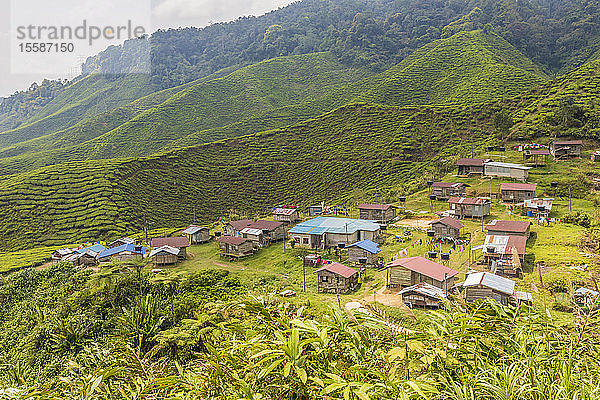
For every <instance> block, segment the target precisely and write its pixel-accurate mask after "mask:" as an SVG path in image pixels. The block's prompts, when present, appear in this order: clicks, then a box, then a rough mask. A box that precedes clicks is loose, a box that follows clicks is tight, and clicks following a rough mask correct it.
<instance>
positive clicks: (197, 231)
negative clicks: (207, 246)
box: [182, 225, 210, 244]
mask: <svg viewBox="0 0 600 400" xmlns="http://www.w3.org/2000/svg"><path fill="white" fill-rule="evenodd" d="M182 233H183V234H184V235H185V236H187V238H188V240H189V241H190V244H201V243H206V242H208V241H210V229H209V228H208V227H206V226H198V225H191V226H189V227H188V228H186V229H185V230H184V231H183V232H182Z"/></svg>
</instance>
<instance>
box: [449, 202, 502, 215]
mask: <svg viewBox="0 0 600 400" xmlns="http://www.w3.org/2000/svg"><path fill="white" fill-rule="evenodd" d="M448 205H449V207H450V214H452V215H453V216H455V217H457V218H482V217H486V216H488V215H490V209H491V206H492V202H491V201H490V200H489V199H484V198H481V197H478V198H472V197H450V198H449V199H448Z"/></svg>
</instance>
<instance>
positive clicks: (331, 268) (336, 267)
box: [313, 262, 358, 278]
mask: <svg viewBox="0 0 600 400" xmlns="http://www.w3.org/2000/svg"><path fill="white" fill-rule="evenodd" d="M320 271H328V272H331V273H332V274H336V275H340V276H342V277H344V278H350V277H351V276H353V275H355V274H358V271H357V270H355V269H354V268H350V267H346V266H345V265H344V264H340V263H336V262H334V263H331V264H325V265H323V266H322V267H321V268H319V269H318V270H316V271H315V272H313V273H314V274H316V273H318V272H320Z"/></svg>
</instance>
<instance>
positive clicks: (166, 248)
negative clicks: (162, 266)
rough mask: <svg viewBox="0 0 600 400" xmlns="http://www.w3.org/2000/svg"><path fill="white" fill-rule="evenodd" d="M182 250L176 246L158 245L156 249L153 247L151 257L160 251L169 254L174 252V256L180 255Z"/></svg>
mask: <svg viewBox="0 0 600 400" xmlns="http://www.w3.org/2000/svg"><path fill="white" fill-rule="evenodd" d="M180 251H181V250H179V249H178V248H176V247H171V246H161V247H157V248H156V249H153V250H152V251H151V252H150V257H154V256H155V255H157V254H159V253H163V252H164V253H168V254H172V255H174V256H178V255H179V252H180Z"/></svg>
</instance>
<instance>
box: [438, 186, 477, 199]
mask: <svg viewBox="0 0 600 400" xmlns="http://www.w3.org/2000/svg"><path fill="white" fill-rule="evenodd" d="M467 187H469V185H467V184H464V183H456V182H455V183H452V182H434V183H433V186H432V191H431V194H434V195H435V197H436V199H437V200H448V199H449V198H450V197H452V196H458V197H464V196H466V195H467Z"/></svg>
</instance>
